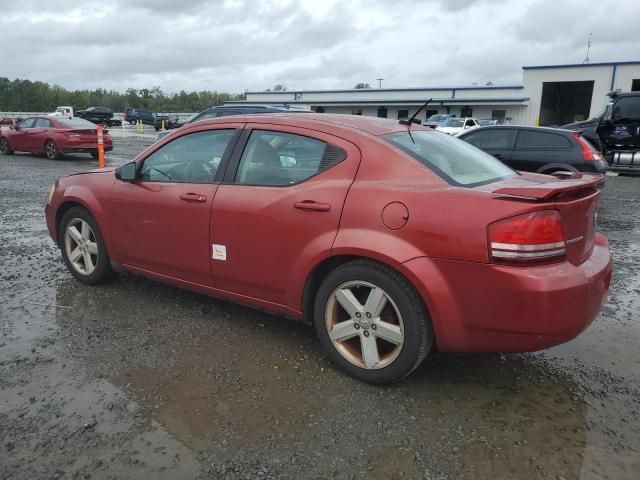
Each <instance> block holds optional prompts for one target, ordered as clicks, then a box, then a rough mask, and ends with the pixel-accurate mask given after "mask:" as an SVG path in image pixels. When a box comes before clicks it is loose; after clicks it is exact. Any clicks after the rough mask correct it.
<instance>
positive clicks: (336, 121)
mask: <svg viewBox="0 0 640 480" xmlns="http://www.w3.org/2000/svg"><path fill="white" fill-rule="evenodd" d="M230 122H233V123H245V122H246V123H265V124H279V125H291V126H300V127H306V128H314V127H327V126H329V127H331V126H334V127H335V126H339V127H346V128H349V129H352V130H359V131H361V132H364V133H368V134H371V135H376V136H377V135H384V134H385V133H391V132H397V131H406V129H407V126H406V125H403V124H401V123H399V122H398V120H392V119H387V118H378V117H370V116H365V115H343V114H337V113H336V114H331V113H304V114H303V115H300V114H297V113H296V112H291V111H288V112H286V113H266V114H263V115H250V114H249V115H233V116H227V117H218V118H211V119H206V120H200V121H198V122H194V123H192V124H191V125H209V124H211V125H215V124H217V123H230ZM411 129H412V130H432V129H431V128H429V127H424V126H422V125H418V124H413V125H412V126H411Z"/></svg>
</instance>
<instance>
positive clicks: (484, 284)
mask: <svg viewBox="0 0 640 480" xmlns="http://www.w3.org/2000/svg"><path fill="white" fill-rule="evenodd" d="M403 266H404V267H405V268H406V269H407V270H408V271H406V272H405V273H406V274H407V276H409V277H410V279H411V280H412V281H413V282H414V284H415V285H416V287H417V288H418V290H419V291H420V293H421V294H422V297H423V298H424V299H425V303H426V304H427V306H428V308H429V311H430V314H431V317H432V323H433V327H434V330H435V335H436V343H437V345H438V349H439V350H442V351H456V352H472V351H492V352H526V351H534V350H541V349H544V348H548V347H551V346H553V345H558V344H560V343H564V342H566V341H569V340H571V339H572V338H574V337H576V336H577V335H578V334H579V333H580V332H582V331H583V330H584V329H585V328H587V326H589V324H590V323H591V322H592V321H593V319H594V318H595V316H596V315H597V314H598V312H599V311H600V308H601V307H602V305H603V304H604V302H605V301H606V299H607V294H608V290H609V283H610V281H611V271H612V267H611V257H610V254H609V244H608V242H607V239H606V238H605V237H604V236H603V235H601V234H597V235H596V239H595V245H594V249H593V253H592V254H591V256H590V257H589V258H588V259H587V260H586V261H585V262H583V263H582V264H581V265H577V266H576V265H572V264H570V263H569V262H562V263H558V264H555V265H548V266H538V267H510V266H500V265H493V264H480V263H470V262H458V261H452V260H440V259H428V258H417V259H413V260H410V261H408V262H406V263H405V264H403Z"/></svg>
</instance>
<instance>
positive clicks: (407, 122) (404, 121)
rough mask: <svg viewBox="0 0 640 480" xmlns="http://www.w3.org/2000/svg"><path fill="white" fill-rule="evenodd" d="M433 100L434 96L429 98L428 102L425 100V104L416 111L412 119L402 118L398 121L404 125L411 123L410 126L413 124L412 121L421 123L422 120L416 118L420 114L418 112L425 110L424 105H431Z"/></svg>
mask: <svg viewBox="0 0 640 480" xmlns="http://www.w3.org/2000/svg"><path fill="white" fill-rule="evenodd" d="M431 100H433V98H430V99H429V100H427V101H426V102H424V105H422V106H421V107H420V108H419V109H418V110H417V111H416V113H414V114H413V115H412V116H411V118H410V119H408V120H405V119H404V118H403V119H402V120H400V121H399V122H398V123H400V124H402V125H409V128H411V124H412V123H420V120H416V119H415V118H416V117H417V116H418V114H419V113H420V112H421V111H422V110H424V107H426V106H427V105H429V104H430V103H431Z"/></svg>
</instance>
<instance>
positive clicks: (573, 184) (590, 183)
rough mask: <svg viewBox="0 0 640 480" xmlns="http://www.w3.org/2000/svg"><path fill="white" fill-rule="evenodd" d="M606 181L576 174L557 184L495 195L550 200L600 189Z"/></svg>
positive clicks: (602, 178)
mask: <svg viewBox="0 0 640 480" xmlns="http://www.w3.org/2000/svg"><path fill="white" fill-rule="evenodd" d="M604 181H605V177H604V175H591V174H584V173H579V172H576V173H574V174H573V175H571V176H570V177H566V179H560V178H559V179H558V181H557V182H544V183H539V184H536V185H527V186H522V187H504V188H499V189H498V190H494V192H493V193H494V194H496V195H503V196H506V197H518V198H523V199H527V200H549V199H550V198H552V197H557V196H558V195H560V194H566V193H576V194H577V193H578V192H579V191H580V190H591V189H594V188H598V186H600V185H602V184H603V183H604Z"/></svg>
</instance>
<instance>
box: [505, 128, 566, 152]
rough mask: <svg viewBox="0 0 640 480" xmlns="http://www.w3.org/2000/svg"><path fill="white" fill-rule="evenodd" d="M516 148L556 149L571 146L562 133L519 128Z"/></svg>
mask: <svg viewBox="0 0 640 480" xmlns="http://www.w3.org/2000/svg"><path fill="white" fill-rule="evenodd" d="M516 148H517V149H558V148H571V142H570V141H569V140H568V139H566V138H564V137H563V136H562V135H558V134H556V133H549V132H536V131H535V130H520V133H519V134H518V140H516Z"/></svg>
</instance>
